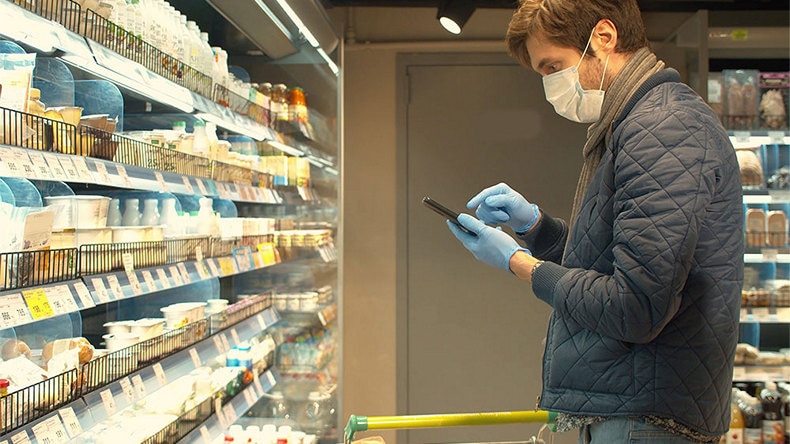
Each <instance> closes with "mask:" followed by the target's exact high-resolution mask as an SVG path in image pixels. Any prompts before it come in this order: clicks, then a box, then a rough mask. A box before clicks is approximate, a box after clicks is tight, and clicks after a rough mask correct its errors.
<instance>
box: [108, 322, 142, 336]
mask: <svg viewBox="0 0 790 444" xmlns="http://www.w3.org/2000/svg"><path fill="white" fill-rule="evenodd" d="M134 322H135V321H112V322H105V323H104V328H106V329H107V333H108V334H110V335H120V334H125V333H130V332H131V329H132V325H133V324H134Z"/></svg>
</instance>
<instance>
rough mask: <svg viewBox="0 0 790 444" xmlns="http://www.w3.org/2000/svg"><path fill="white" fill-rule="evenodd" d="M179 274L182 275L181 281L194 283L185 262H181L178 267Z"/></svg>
mask: <svg viewBox="0 0 790 444" xmlns="http://www.w3.org/2000/svg"><path fill="white" fill-rule="evenodd" d="M176 266H177V267H178V271H179V273H181V279H183V280H184V282H185V283H187V284H188V283H190V282H192V278H191V277H189V271H188V270H187V266H186V264H185V263H183V262H179V263H178V264H177V265H176Z"/></svg>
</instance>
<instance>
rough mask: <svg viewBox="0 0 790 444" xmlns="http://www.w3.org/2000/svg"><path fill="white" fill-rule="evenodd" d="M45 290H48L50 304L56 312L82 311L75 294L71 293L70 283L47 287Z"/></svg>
mask: <svg viewBox="0 0 790 444" xmlns="http://www.w3.org/2000/svg"><path fill="white" fill-rule="evenodd" d="M44 292H46V294H47V298H49V304H50V305H51V306H52V309H53V310H54V311H55V313H56V314H63V313H73V312H75V311H80V307H79V306H78V305H77V301H75V300H74V295H73V294H72V293H71V289H70V288H69V286H68V285H57V286H54V287H46V288H45V289H44Z"/></svg>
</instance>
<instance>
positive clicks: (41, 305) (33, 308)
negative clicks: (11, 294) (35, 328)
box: [22, 288, 55, 319]
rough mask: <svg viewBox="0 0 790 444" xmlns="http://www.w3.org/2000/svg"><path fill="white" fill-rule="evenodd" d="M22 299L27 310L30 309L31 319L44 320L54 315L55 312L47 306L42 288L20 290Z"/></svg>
mask: <svg viewBox="0 0 790 444" xmlns="http://www.w3.org/2000/svg"><path fill="white" fill-rule="evenodd" d="M22 297H23V298H25V303H26V304H27V308H29V309H30V314H31V315H32V316H33V319H44V318H48V317H51V316H54V315H55V311H54V310H52V306H50V305H49V299H48V298H47V294H46V292H44V289H43V288H33V289H30V290H22Z"/></svg>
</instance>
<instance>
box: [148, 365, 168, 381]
mask: <svg viewBox="0 0 790 444" xmlns="http://www.w3.org/2000/svg"><path fill="white" fill-rule="evenodd" d="M151 367H152V368H153V369H154V375H156V380H157V381H159V386H160V387H164V386H166V385H167V376H166V375H165V370H164V369H163V368H162V364H160V363H158V362H157V363H156V364H154V365H152V366H151Z"/></svg>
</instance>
